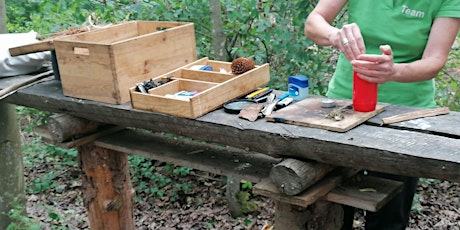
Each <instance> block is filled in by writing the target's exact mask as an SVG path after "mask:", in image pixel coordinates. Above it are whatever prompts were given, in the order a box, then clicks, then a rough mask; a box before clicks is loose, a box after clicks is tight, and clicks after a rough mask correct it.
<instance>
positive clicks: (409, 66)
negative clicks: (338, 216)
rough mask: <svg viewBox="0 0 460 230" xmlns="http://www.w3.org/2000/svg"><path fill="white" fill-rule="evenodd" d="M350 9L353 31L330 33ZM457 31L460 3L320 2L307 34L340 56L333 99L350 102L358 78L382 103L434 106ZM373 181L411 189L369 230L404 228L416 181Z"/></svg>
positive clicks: (371, 216)
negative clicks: (436, 80)
mask: <svg viewBox="0 0 460 230" xmlns="http://www.w3.org/2000/svg"><path fill="white" fill-rule="evenodd" d="M347 4H348V23H349V24H346V25H344V26H343V27H342V28H337V27H334V26H332V22H333V21H334V19H335V18H336V17H337V15H338V14H339V13H340V12H341V11H342V9H343V8H344V7H345V6H346V5H347ZM459 27H460V0H437V1H433V0H377V1H376V0H348V1H347V0H320V1H319V2H318V4H317V5H316V7H315V8H314V10H313V11H312V12H311V13H310V14H309V16H308V18H307V19H306V22H305V35H306V36H307V37H308V38H309V39H311V40H312V41H313V42H315V43H316V44H318V45H322V46H333V47H335V48H336V49H338V50H340V51H341V54H340V56H339V60H338V62H337V66H336V71H335V72H334V75H333V77H332V79H331V81H330V82H329V87H328V92H327V94H326V95H327V96H328V97H331V98H347V99H351V98H352V84H353V74H352V73H353V71H356V72H357V73H358V76H359V77H360V78H362V79H364V80H366V81H369V82H375V83H378V100H379V101H380V102H386V103H391V104H399V105H407V106H416V107H435V106H436V104H435V101H434V94H435V87H434V80H433V79H434V77H436V76H437V74H438V73H439V71H441V69H442V68H443V67H444V65H445V64H446V60H447V57H448V54H449V52H450V49H451V47H452V44H453V42H454V41H455V39H456V37H457V34H458V33H459ZM371 174H374V175H375V174H378V175H379V176H382V177H386V178H391V179H396V180H400V181H403V182H404V185H405V187H404V190H403V192H401V194H399V195H398V196H397V197H396V198H394V199H393V200H392V201H390V202H389V203H388V204H387V205H385V207H383V208H382V209H381V210H380V211H378V212H376V213H366V229H372V230H374V229H391V230H397V229H405V227H406V225H407V221H408V219H409V213H410V208H411V203H412V199H413V196H414V193H415V189H416V187H417V183H418V178H412V177H405V176H398V175H388V174H382V173H376V172H371ZM347 209H348V208H347ZM347 209H345V211H346V210H347ZM345 215H346V216H347V215H348V217H346V218H345V220H344V228H343V229H351V228H352V227H351V223H352V221H353V219H352V218H353V215H352V214H350V213H349V212H347V211H346V212H345Z"/></svg>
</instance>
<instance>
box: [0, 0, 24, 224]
mask: <svg viewBox="0 0 460 230" xmlns="http://www.w3.org/2000/svg"><path fill="white" fill-rule="evenodd" d="M6 32H7V29H6V7H5V0H0V33H2V34H3V33H6ZM0 159H1V160H0V185H1V186H0V229H6V227H7V226H8V225H9V224H10V222H11V220H10V218H9V217H8V211H9V210H11V208H13V205H19V206H22V207H23V206H24V205H25V202H24V168H23V165H22V152H21V139H20V136H19V128H18V122H17V120H16V109H15V106H14V105H10V104H4V103H1V102H0ZM15 198H17V199H18V200H17V202H16V203H13V201H14V200H15ZM24 210H25V209H24Z"/></svg>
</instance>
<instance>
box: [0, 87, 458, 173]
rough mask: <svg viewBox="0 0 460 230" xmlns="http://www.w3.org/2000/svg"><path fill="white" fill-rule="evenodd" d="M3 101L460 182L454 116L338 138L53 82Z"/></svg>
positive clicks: (368, 127) (352, 132)
mask: <svg viewBox="0 0 460 230" xmlns="http://www.w3.org/2000/svg"><path fill="white" fill-rule="evenodd" d="M0 82H1V80H0ZM4 101H5V102H8V103H12V104H19V105H25V106H29V107H33V108H37V109H41V110H46V111H52V112H66V113H68V114H71V115H74V116H78V117H83V118H86V119H89V120H94V121H98V122H103V123H109V124H116V125H121V126H126V127H141V128H146V129H150V130H153V131H159V132H169V133H175V134H179V135H183V136H188V137H193V138H196V139H201V140H205V141H210V142H215V143H221V144H225V145H231V146H235V147H239V148H247V149H248V150H252V151H256V152H261V153H264V154H268V155H272V156H289V157H294V158H305V159H311V160H316V161H319V162H323V163H327V164H335V165H339V166H346V167H355V168H364V169H368V170H374V171H380V172H387V173H394V174H401V175H408V176H419V177H427V178H437V179H445V180H451V181H454V182H460V167H459V165H460V148H458V146H460V140H459V137H460V135H459V131H458V130H457V128H456V126H455V125H453V124H458V122H460V113H457V112H451V113H449V114H448V115H443V116H437V117H429V118H424V119H422V121H423V123H422V124H423V127H422V126H421V125H417V124H408V125H406V126H405V125H402V124H400V123H397V124H394V125H389V126H385V127H380V126H379V124H380V120H377V122H375V121H376V120H375V119H378V118H377V117H380V116H381V117H387V116H389V115H394V112H393V110H396V109H400V110H399V111H398V112H402V110H403V109H404V108H405V107H394V106H388V107H387V110H386V111H385V112H383V113H382V114H380V115H379V116H377V117H376V118H373V119H371V121H370V123H371V124H372V125H360V126H358V127H356V128H354V129H352V130H350V131H348V132H346V133H336V132H331V131H326V130H321V129H315V128H309V127H300V126H295V125H288V124H278V123H271V122H267V121H264V120H258V121H256V122H249V121H246V120H243V119H239V118H238V117H237V116H236V115H229V114H226V113H224V112H223V110H216V111H214V112H211V113H209V114H207V115H205V116H203V117H200V118H198V119H195V120H192V119H185V118H179V117H173V116H168V115H163V114H158V113H153V112H148V111H140V110H134V109H132V108H131V105H130V104H129V103H126V104H122V105H110V104H104V103H97V102H92V101H87V100H80V99H76V98H70V97H64V96H63V94H62V89H61V87H60V82H58V81H54V80H52V81H49V82H45V83H41V84H38V85H35V86H33V87H30V88H27V89H24V90H20V91H19V92H17V93H15V94H13V95H11V96H9V97H8V98H6V99H4ZM406 112H407V111H406ZM418 120H420V119H417V121H418ZM401 123H408V122H401ZM449 124H450V125H449ZM394 127H397V128H402V129H405V128H407V129H410V130H397V129H394ZM412 129H415V130H412ZM444 134H445V135H446V136H443V135H444ZM395 162H397V163H395Z"/></svg>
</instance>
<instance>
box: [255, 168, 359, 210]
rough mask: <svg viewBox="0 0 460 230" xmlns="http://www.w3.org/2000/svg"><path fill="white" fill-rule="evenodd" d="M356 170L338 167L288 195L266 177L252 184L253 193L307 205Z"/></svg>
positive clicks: (293, 203) (285, 201)
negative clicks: (302, 189)
mask: <svg viewBox="0 0 460 230" xmlns="http://www.w3.org/2000/svg"><path fill="white" fill-rule="evenodd" d="M357 172H358V171H357V170H355V169H349V168H338V169H336V170H334V171H333V172H332V173H330V174H328V175H327V176H325V177H324V178H323V179H322V180H320V181H318V183H316V184H314V185H312V186H311V187H309V188H307V189H306V190H305V191H303V192H302V193H300V194H298V195H295V196H289V195H286V194H284V193H282V192H280V191H279V190H278V189H277V188H276V187H275V185H274V184H273V183H272V181H271V180H270V178H266V179H264V180H263V181H262V182H260V183H258V184H256V185H255V186H254V188H253V193H254V194H257V195H262V196H265V197H268V198H270V199H273V200H277V201H280V202H283V203H288V204H292V205H296V206H300V207H307V206H309V205H311V204H313V203H315V202H316V201H317V200H318V199H320V198H321V197H323V196H325V195H326V194H327V193H328V192H329V191H331V190H332V189H333V188H335V187H336V186H337V185H338V184H340V183H342V182H343V181H344V180H345V179H347V178H349V177H351V176H353V175H354V174H356V173H357Z"/></svg>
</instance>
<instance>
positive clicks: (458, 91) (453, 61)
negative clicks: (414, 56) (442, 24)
mask: <svg viewBox="0 0 460 230" xmlns="http://www.w3.org/2000/svg"><path fill="white" fill-rule="evenodd" d="M457 42H460V33H459V34H458V35H457ZM459 84H460V47H459V45H458V43H457V46H456V47H454V48H452V49H451V52H450V54H449V57H448V60H447V64H446V66H445V67H444V68H443V70H442V71H441V72H440V73H439V74H438V77H437V78H436V89H437V92H436V93H437V94H436V102H437V103H438V105H441V106H447V107H449V109H450V110H453V111H460V87H459Z"/></svg>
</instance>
